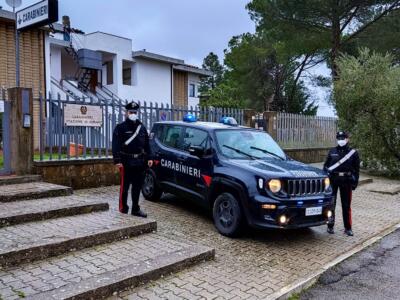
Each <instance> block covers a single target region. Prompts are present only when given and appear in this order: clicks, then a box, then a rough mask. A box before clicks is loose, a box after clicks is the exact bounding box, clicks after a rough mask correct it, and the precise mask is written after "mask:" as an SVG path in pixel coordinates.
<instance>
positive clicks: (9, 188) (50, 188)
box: [0, 182, 72, 202]
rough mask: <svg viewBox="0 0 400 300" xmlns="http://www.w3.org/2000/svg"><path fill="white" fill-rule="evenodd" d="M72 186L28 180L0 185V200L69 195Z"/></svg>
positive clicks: (8, 200) (9, 200)
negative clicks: (26, 181)
mask: <svg viewBox="0 0 400 300" xmlns="http://www.w3.org/2000/svg"><path fill="white" fill-rule="evenodd" d="M71 194H72V188H70V187H66V186H62V185H56V184H52V183H47V182H29V183H20V184H10V185H2V186H0V202H12V201H19V200H29V199H39V198H49V197H58V196H69V195H71Z"/></svg>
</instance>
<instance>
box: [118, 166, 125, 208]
mask: <svg viewBox="0 0 400 300" xmlns="http://www.w3.org/2000/svg"><path fill="white" fill-rule="evenodd" d="M119 177H120V187H119V211H120V212H122V211H123V209H124V206H123V203H122V194H123V193H124V177H125V172H124V166H120V167H119Z"/></svg>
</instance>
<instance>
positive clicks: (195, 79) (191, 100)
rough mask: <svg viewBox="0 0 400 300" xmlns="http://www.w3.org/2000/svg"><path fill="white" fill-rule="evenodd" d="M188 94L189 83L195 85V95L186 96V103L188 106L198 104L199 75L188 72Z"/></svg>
mask: <svg viewBox="0 0 400 300" xmlns="http://www.w3.org/2000/svg"><path fill="white" fill-rule="evenodd" d="M188 81H189V82H188V95H189V96H190V84H195V85H196V92H195V96H196V97H188V105H189V107H190V106H197V105H199V88H200V76H199V75H197V74H193V73H189V76H188Z"/></svg>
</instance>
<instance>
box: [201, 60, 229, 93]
mask: <svg viewBox="0 0 400 300" xmlns="http://www.w3.org/2000/svg"><path fill="white" fill-rule="evenodd" d="M203 69H206V70H208V71H211V72H212V73H213V75H212V76H209V77H203V78H202V79H201V82H200V93H201V94H206V93H208V92H209V91H210V90H212V89H214V88H215V87H216V86H217V85H218V84H220V83H221V81H222V76H223V73H224V68H223V66H222V65H221V63H220V62H219V59H218V55H216V54H214V53H213V52H210V53H209V54H208V55H207V56H206V57H205V58H204V60H203Z"/></svg>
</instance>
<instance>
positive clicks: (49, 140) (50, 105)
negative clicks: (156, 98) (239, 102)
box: [35, 95, 243, 161]
mask: <svg viewBox="0 0 400 300" xmlns="http://www.w3.org/2000/svg"><path fill="white" fill-rule="evenodd" d="M39 103H40V106H39V110H40V112H41V113H40V114H39V124H42V126H39V136H40V145H39V155H36V156H35V160H39V161H43V160H70V159H87V158H109V157H111V156H112V134H113V131H114V128H115V126H116V125H117V124H118V123H120V122H122V121H123V120H124V118H125V112H124V106H125V104H126V103H125V102H123V101H121V100H120V99H114V98H112V99H109V100H105V99H96V100H95V99H93V98H82V99H73V98H70V97H67V98H65V99H61V97H60V95H58V96H56V97H53V96H52V95H49V97H48V98H44V97H40V99H39ZM66 104H79V105H82V106H86V107H88V106H92V105H93V106H97V107H100V108H101V111H102V124H101V126H100V127H83V126H67V125H66V124H65V120H64V111H65V105H66ZM139 104H140V110H139V113H138V115H139V119H140V120H141V121H142V123H143V124H144V125H145V126H146V128H147V129H148V130H151V128H152V126H153V124H154V123H155V122H158V121H177V120H182V119H183V116H184V115H185V114H188V113H191V114H193V115H195V116H196V117H197V119H198V120H199V121H206V122H218V121H219V120H220V118H222V117H223V116H232V117H234V118H235V119H236V120H237V121H238V123H239V124H243V110H240V109H228V108H213V107H197V106H196V107H178V106H174V105H168V104H167V105H164V104H160V105H159V104H158V103H155V104H153V103H151V102H150V103H147V102H142V103H140V102H139Z"/></svg>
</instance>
